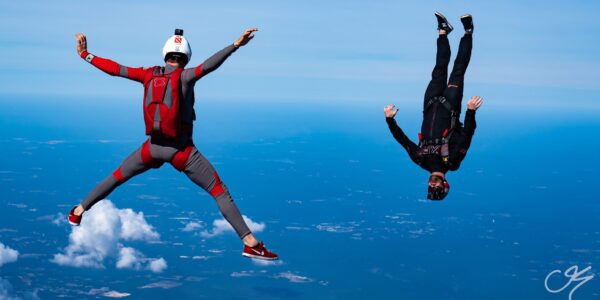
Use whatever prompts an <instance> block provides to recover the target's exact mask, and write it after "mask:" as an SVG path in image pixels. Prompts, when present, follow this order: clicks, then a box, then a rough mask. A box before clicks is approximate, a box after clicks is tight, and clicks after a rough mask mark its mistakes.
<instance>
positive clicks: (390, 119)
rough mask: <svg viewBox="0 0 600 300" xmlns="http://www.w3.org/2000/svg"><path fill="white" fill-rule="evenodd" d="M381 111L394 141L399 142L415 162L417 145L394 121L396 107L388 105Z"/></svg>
mask: <svg viewBox="0 0 600 300" xmlns="http://www.w3.org/2000/svg"><path fill="white" fill-rule="evenodd" d="M383 112H384V114H385V121H386V122H387V124H388V127H389V129H390V132H391V133H392V135H393V136H394V138H395V139H396V141H398V143H400V145H402V147H404V149H405V150H406V152H407V153H408V155H409V156H410V158H411V159H412V160H413V161H415V162H416V153H417V150H418V149H419V147H418V146H417V145H416V144H415V143H413V142H412V141H411V140H410V139H409V138H408V137H407V136H406V134H404V131H402V129H400V127H399V126H398V124H397V123H396V120H394V117H395V116H396V113H397V112H398V109H397V108H396V107H395V106H393V105H388V106H386V107H385V108H384V109H383Z"/></svg>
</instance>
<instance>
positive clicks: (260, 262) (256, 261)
mask: <svg viewBox="0 0 600 300" xmlns="http://www.w3.org/2000/svg"><path fill="white" fill-rule="evenodd" d="M252 263H253V264H254V265H256V266H259V267H272V266H281V265H283V260H280V259H278V260H264V259H256V258H252Z"/></svg>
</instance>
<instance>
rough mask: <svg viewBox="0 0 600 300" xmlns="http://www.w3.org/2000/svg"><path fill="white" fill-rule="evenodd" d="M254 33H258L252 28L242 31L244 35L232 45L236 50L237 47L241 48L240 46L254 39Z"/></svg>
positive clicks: (256, 29)
mask: <svg viewBox="0 0 600 300" xmlns="http://www.w3.org/2000/svg"><path fill="white" fill-rule="evenodd" d="M255 31H258V28H256V27H254V28H250V29H248V30H246V31H244V33H243V34H242V36H240V38H239V39H237V41H235V42H234V43H233V45H234V46H235V47H236V48H238V47H241V46H244V45H246V44H248V42H249V41H250V40H252V39H253V38H254V32H255Z"/></svg>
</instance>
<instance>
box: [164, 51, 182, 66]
mask: <svg viewBox="0 0 600 300" xmlns="http://www.w3.org/2000/svg"><path fill="white" fill-rule="evenodd" d="M185 63H186V57H184V56H183V55H180V54H177V53H174V54H169V56H168V57H167V64H168V65H170V66H173V67H176V68H182V67H183V66H185Z"/></svg>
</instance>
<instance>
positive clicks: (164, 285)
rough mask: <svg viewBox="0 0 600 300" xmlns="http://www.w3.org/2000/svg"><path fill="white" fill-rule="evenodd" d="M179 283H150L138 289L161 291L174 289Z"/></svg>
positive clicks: (166, 281)
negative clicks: (157, 289) (159, 289)
mask: <svg viewBox="0 0 600 300" xmlns="http://www.w3.org/2000/svg"><path fill="white" fill-rule="evenodd" d="M180 285H181V283H179V282H175V281H168V280H164V281H159V282H155V283H150V284H146V285H144V286H141V287H139V288H140V289H156V288H161V289H165V290H166V289H172V288H174V287H178V286H180Z"/></svg>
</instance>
